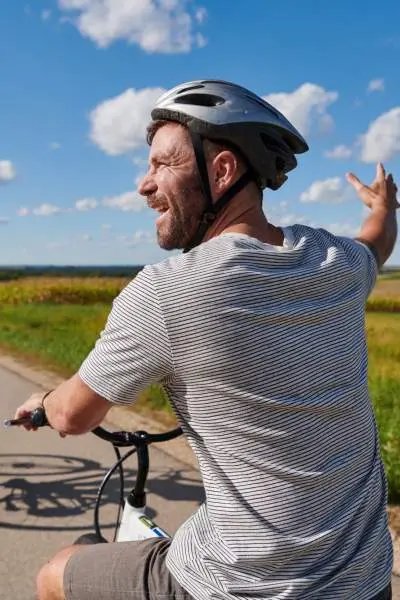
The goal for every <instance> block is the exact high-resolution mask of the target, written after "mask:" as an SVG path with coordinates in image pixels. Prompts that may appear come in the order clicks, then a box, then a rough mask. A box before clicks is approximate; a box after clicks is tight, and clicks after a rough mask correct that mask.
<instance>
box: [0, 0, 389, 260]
mask: <svg viewBox="0 0 400 600" xmlns="http://www.w3.org/2000/svg"><path fill="white" fill-rule="evenodd" d="M399 22H400V3H398V2H397V0H383V1H382V2H380V3H379V6H377V5H376V2H374V3H373V2H372V1H371V0H364V1H363V3H362V8H361V3H358V2H352V3H350V2H348V1H345V0H336V1H335V2H326V1H323V0H319V1H317V0H302V1H301V2H299V1H298V0H287V1H286V2H285V3H284V4H282V3H279V2H271V1H270V0H250V1H247V2H244V1H242V0H235V1H233V0H218V1H216V0H213V1H212V0H204V1H201V0H199V1H198V2H197V1H196V2H191V1H189V0H187V1H184V0H157V1H156V0H124V2H122V1H121V0H43V1H42V0H30V2H25V1H24V0H3V2H1V3H0V56H1V57H2V60H1V61H0V263H1V264H3V265H4V264H76V265H78V264H143V263H145V262H154V261H156V260H159V259H162V258H164V257H165V256H166V253H165V252H163V251H161V250H160V249H159V248H158V247H157V245H156V243H155V230H154V221H155V216H154V215H153V214H152V213H151V211H149V210H147V209H145V207H144V203H143V201H142V200H141V199H140V197H139V196H138V195H137V193H136V185H137V184H136V182H137V179H138V177H140V174H141V173H142V172H143V170H144V168H145V163H146V159H147V152H148V149H147V147H146V145H145V143H144V125H145V123H146V122H147V119H148V115H149V110H150V108H151V104H152V103H154V101H155V99H156V98H157V96H158V95H159V94H160V93H161V92H162V91H163V90H164V89H168V88H170V87H172V86H174V85H176V84H178V83H181V82H183V81H188V80H192V79H201V78H218V79H227V80H231V81H235V82H237V83H239V84H241V85H244V86H246V87H248V88H250V89H252V90H253V91H255V92H256V93H258V94H259V95H261V96H263V97H267V99H268V100H269V101H271V103H272V104H275V106H277V108H279V109H280V110H282V112H284V114H286V116H287V117H288V118H289V119H291V120H292V121H293V122H294V124H295V125H297V127H298V128H299V129H300V130H301V131H302V133H303V134H304V135H305V137H306V139H307V141H308V142H309V145H310V151H309V152H308V153H307V154H305V155H301V156H299V167H298V168H297V169H296V170H295V171H293V172H292V173H291V174H290V177H289V181H288V182H287V183H286V184H285V186H284V187H283V188H281V190H279V191H278V192H267V193H266V194H265V210H266V212H267V214H268V215H269V217H270V220H271V221H272V222H274V223H275V224H281V225H287V224H291V223H293V222H304V223H309V224H312V225H315V226H322V227H326V228H327V229H329V230H331V231H333V232H335V233H339V234H342V235H350V236H354V235H356V233H357V230H358V228H359V226H360V224H361V221H362V219H363V215H364V214H365V211H364V209H363V206H362V203H361V201H360V200H358V199H357V197H356V196H355V194H354V193H353V192H352V190H350V189H349V187H348V185H347V183H346V182H345V179H344V175H345V173H346V172H347V171H349V170H352V171H354V172H355V173H356V174H357V175H358V176H359V177H360V178H361V179H364V180H365V181H366V182H370V181H371V180H372V179H373V176H374V173H375V165H376V162H377V161H378V160H383V161H384V164H385V167H386V168H387V170H388V171H392V172H393V173H394V176H395V177H396V175H397V177H400V75H399V67H398V65H399V64H400V34H399V32H398V23H399ZM388 264H400V244H399V243H398V244H397V246H396V249H395V252H394V253H393V256H392V258H391V259H390V261H389V263H388Z"/></svg>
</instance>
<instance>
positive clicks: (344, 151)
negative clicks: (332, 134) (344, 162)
mask: <svg viewBox="0 0 400 600" xmlns="http://www.w3.org/2000/svg"><path fill="white" fill-rule="evenodd" d="M352 154H353V150H352V149H351V148H349V147H348V146H344V145H343V144H340V145H339V146H335V148H333V150H329V151H327V152H325V156H327V157H328V158H337V159H342V158H350V156H351V155H352Z"/></svg>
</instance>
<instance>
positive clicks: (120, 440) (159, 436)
mask: <svg viewBox="0 0 400 600" xmlns="http://www.w3.org/2000/svg"><path fill="white" fill-rule="evenodd" d="M28 423H30V424H31V425H33V426H34V427H45V426H46V425H49V422H48V420H47V418H46V413H45V411H44V409H43V408H40V407H39V408H36V409H35V410H34V411H33V412H32V413H31V415H30V416H27V417H21V418H20V419H6V420H5V421H4V427H12V426H14V425H26V424H28ZM91 433H93V434H94V435H95V436H97V437H99V438H101V439H102V440H105V441H106V442H110V443H111V444H113V446H117V447H119V448H126V447H128V446H135V447H136V448H137V447H138V446H140V445H142V444H143V443H147V444H152V443H157V442H168V441H169V440H173V439H174V438H176V437H178V436H180V435H181V434H182V433H183V431H182V429H181V427H176V428H175V429H172V430H171V431H166V432H164V433H147V432H146V431H136V432H135V433H132V432H130V431H114V432H111V431H107V430H106V429H103V427H96V428H95V429H93V430H92V432H91Z"/></svg>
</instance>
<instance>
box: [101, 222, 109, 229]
mask: <svg viewBox="0 0 400 600" xmlns="http://www.w3.org/2000/svg"><path fill="white" fill-rule="evenodd" d="M101 228H102V229H103V231H109V230H110V229H111V225H109V224H108V223H104V224H103V225H102V226H101Z"/></svg>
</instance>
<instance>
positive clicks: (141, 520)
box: [4, 408, 183, 542]
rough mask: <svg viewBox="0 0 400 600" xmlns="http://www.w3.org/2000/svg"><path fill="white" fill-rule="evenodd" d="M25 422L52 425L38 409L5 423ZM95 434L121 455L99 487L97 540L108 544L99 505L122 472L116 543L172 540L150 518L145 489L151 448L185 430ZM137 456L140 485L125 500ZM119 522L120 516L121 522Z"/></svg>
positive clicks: (20, 423)
mask: <svg viewBox="0 0 400 600" xmlns="http://www.w3.org/2000/svg"><path fill="white" fill-rule="evenodd" d="M24 423H31V424H32V425H34V426H36V427H44V426H45V425H48V421H47V419H46V415H45V412H44V410H43V409H42V408H38V409H36V410H34V411H33V412H32V414H31V415H30V417H24V418H23V419H17V420H14V419H7V420H6V421H4V426H6V427H11V426H13V425H23V424H24ZM92 433H93V434H94V435H96V436H97V437H99V438H101V439H103V440H105V441H108V442H110V443H111V444H112V445H113V447H114V450H115V452H116V454H117V457H118V461H117V462H116V463H115V464H114V466H113V467H112V468H111V469H109V471H108V472H107V473H106V475H105V477H104V479H103V482H102V484H101V485H100V487H99V491H98V495H97V501H96V507H95V510H94V529H95V533H96V536H97V538H98V539H99V541H100V540H102V541H107V540H105V538H103V536H102V534H101V530H100V525H99V519H98V513H99V505H100V500H101V494H102V491H103V489H104V487H105V485H106V484H107V483H108V481H109V479H110V477H111V476H112V474H113V473H114V472H115V471H116V470H117V469H118V470H119V473H120V485H121V490H120V491H121V494H120V505H121V506H120V509H121V508H123V513H122V519H121V522H120V523H119V524H118V523H117V533H116V536H115V541H116V542H126V541H135V540H144V539H147V538H152V537H164V538H170V537H171V536H170V535H169V533H167V532H166V531H165V530H164V529H162V528H161V527H159V526H158V525H157V524H156V523H155V522H154V521H153V520H152V519H150V518H149V516H148V515H147V506H146V492H145V486H146V481H147V476H148V472H149V448H148V447H149V445H150V444H152V443H157V442H165V441H168V440H172V439H174V438H176V437H178V436H179V435H182V433H183V431H182V429H181V428H180V427H177V428H176V429H173V430H171V431H167V432H165V433H161V434H150V433H147V432H146V431H136V432H135V433H131V432H128V431H117V432H110V431H107V430H106V429H103V428H102V427H96V428H95V429H93V431H92ZM132 446H133V447H134V448H133V449H131V450H130V451H129V452H127V453H126V454H125V456H123V457H122V458H121V456H120V453H119V448H122V447H132ZM135 452H136V453H137V463H138V469H137V474H136V482H135V485H134V487H133V489H132V491H131V492H130V493H129V494H128V496H127V497H126V498H124V489H123V488H124V476H123V463H124V461H125V460H126V459H128V458H129V457H130V456H131V455H132V454H134V453H135ZM118 520H119V514H118V518H117V521H118Z"/></svg>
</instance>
